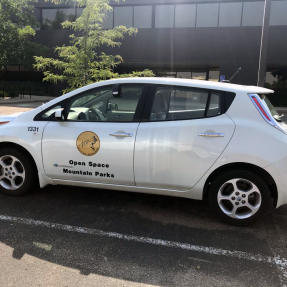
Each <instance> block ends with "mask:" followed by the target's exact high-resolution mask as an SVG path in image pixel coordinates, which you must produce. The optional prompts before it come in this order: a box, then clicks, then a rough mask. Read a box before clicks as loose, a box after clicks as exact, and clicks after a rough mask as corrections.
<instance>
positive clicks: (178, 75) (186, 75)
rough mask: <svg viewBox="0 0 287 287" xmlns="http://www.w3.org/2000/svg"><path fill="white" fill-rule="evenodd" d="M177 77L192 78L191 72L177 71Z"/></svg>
mask: <svg viewBox="0 0 287 287" xmlns="http://www.w3.org/2000/svg"><path fill="white" fill-rule="evenodd" d="M177 78H182V79H191V72H177Z"/></svg>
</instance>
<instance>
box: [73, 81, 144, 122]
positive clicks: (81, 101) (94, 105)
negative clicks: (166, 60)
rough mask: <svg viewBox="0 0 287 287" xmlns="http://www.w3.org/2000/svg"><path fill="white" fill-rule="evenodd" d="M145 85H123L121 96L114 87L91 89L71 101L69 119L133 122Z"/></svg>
mask: <svg viewBox="0 0 287 287" xmlns="http://www.w3.org/2000/svg"><path fill="white" fill-rule="evenodd" d="M142 90H143V86H122V87H121V91H120V94H119V96H116V97H115V96H113V89H112V87H106V88H103V89H96V90H90V91H88V92H85V93H83V94H81V95H80V96H79V97H76V98H74V99H73V100H72V101H71V105H70V109H69V113H68V118H67V120H68V121H69V120H70V121H88V122H93V121H105V122H118V121H125V122H132V121H133V119H134V115H135V111H136V108H137V105H138V102H139V99H140V97H141V94H142Z"/></svg>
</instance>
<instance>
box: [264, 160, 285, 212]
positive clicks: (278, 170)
mask: <svg viewBox="0 0 287 287" xmlns="http://www.w3.org/2000/svg"><path fill="white" fill-rule="evenodd" d="M265 170H266V171H267V172H268V173H269V174H270V175H271V176H272V177H273V179H274V181H275V183H276V185H277V191H278V200H277V205H276V208H278V207H279V206H281V205H283V204H286V203H287V157H285V158H283V159H282V160H280V161H278V162H276V163H274V164H271V165H269V166H267V167H265Z"/></svg>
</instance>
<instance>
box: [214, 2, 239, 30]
mask: <svg viewBox="0 0 287 287" xmlns="http://www.w3.org/2000/svg"><path fill="white" fill-rule="evenodd" d="M219 11H220V12H219V27H238V26H240V24H241V13H242V3H221V4H220V9H219Z"/></svg>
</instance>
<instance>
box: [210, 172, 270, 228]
mask: <svg viewBox="0 0 287 287" xmlns="http://www.w3.org/2000/svg"><path fill="white" fill-rule="evenodd" d="M270 202H271V197H270V191H269V188H268V185H267V184H266V183H265V182H264V180H262V179H261V178H260V177H259V176H258V175H256V174H254V173H252V172H249V171H245V170H234V171H230V172H225V173H223V174H222V175H220V176H219V177H217V178H216V179H215V180H214V181H213V182H212V183H211V186H210V189H209V204H210V205H211V207H212V208H213V209H214V210H215V212H216V213H217V214H218V215H219V217H220V218H221V219H222V220H223V221H224V222H226V223H229V224H231V225H237V226H247V225H250V224H253V223H254V222H255V221H256V220H258V219H259V218H260V217H262V216H263V215H264V214H265V213H266V212H267V211H268V210H269V207H270Z"/></svg>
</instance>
